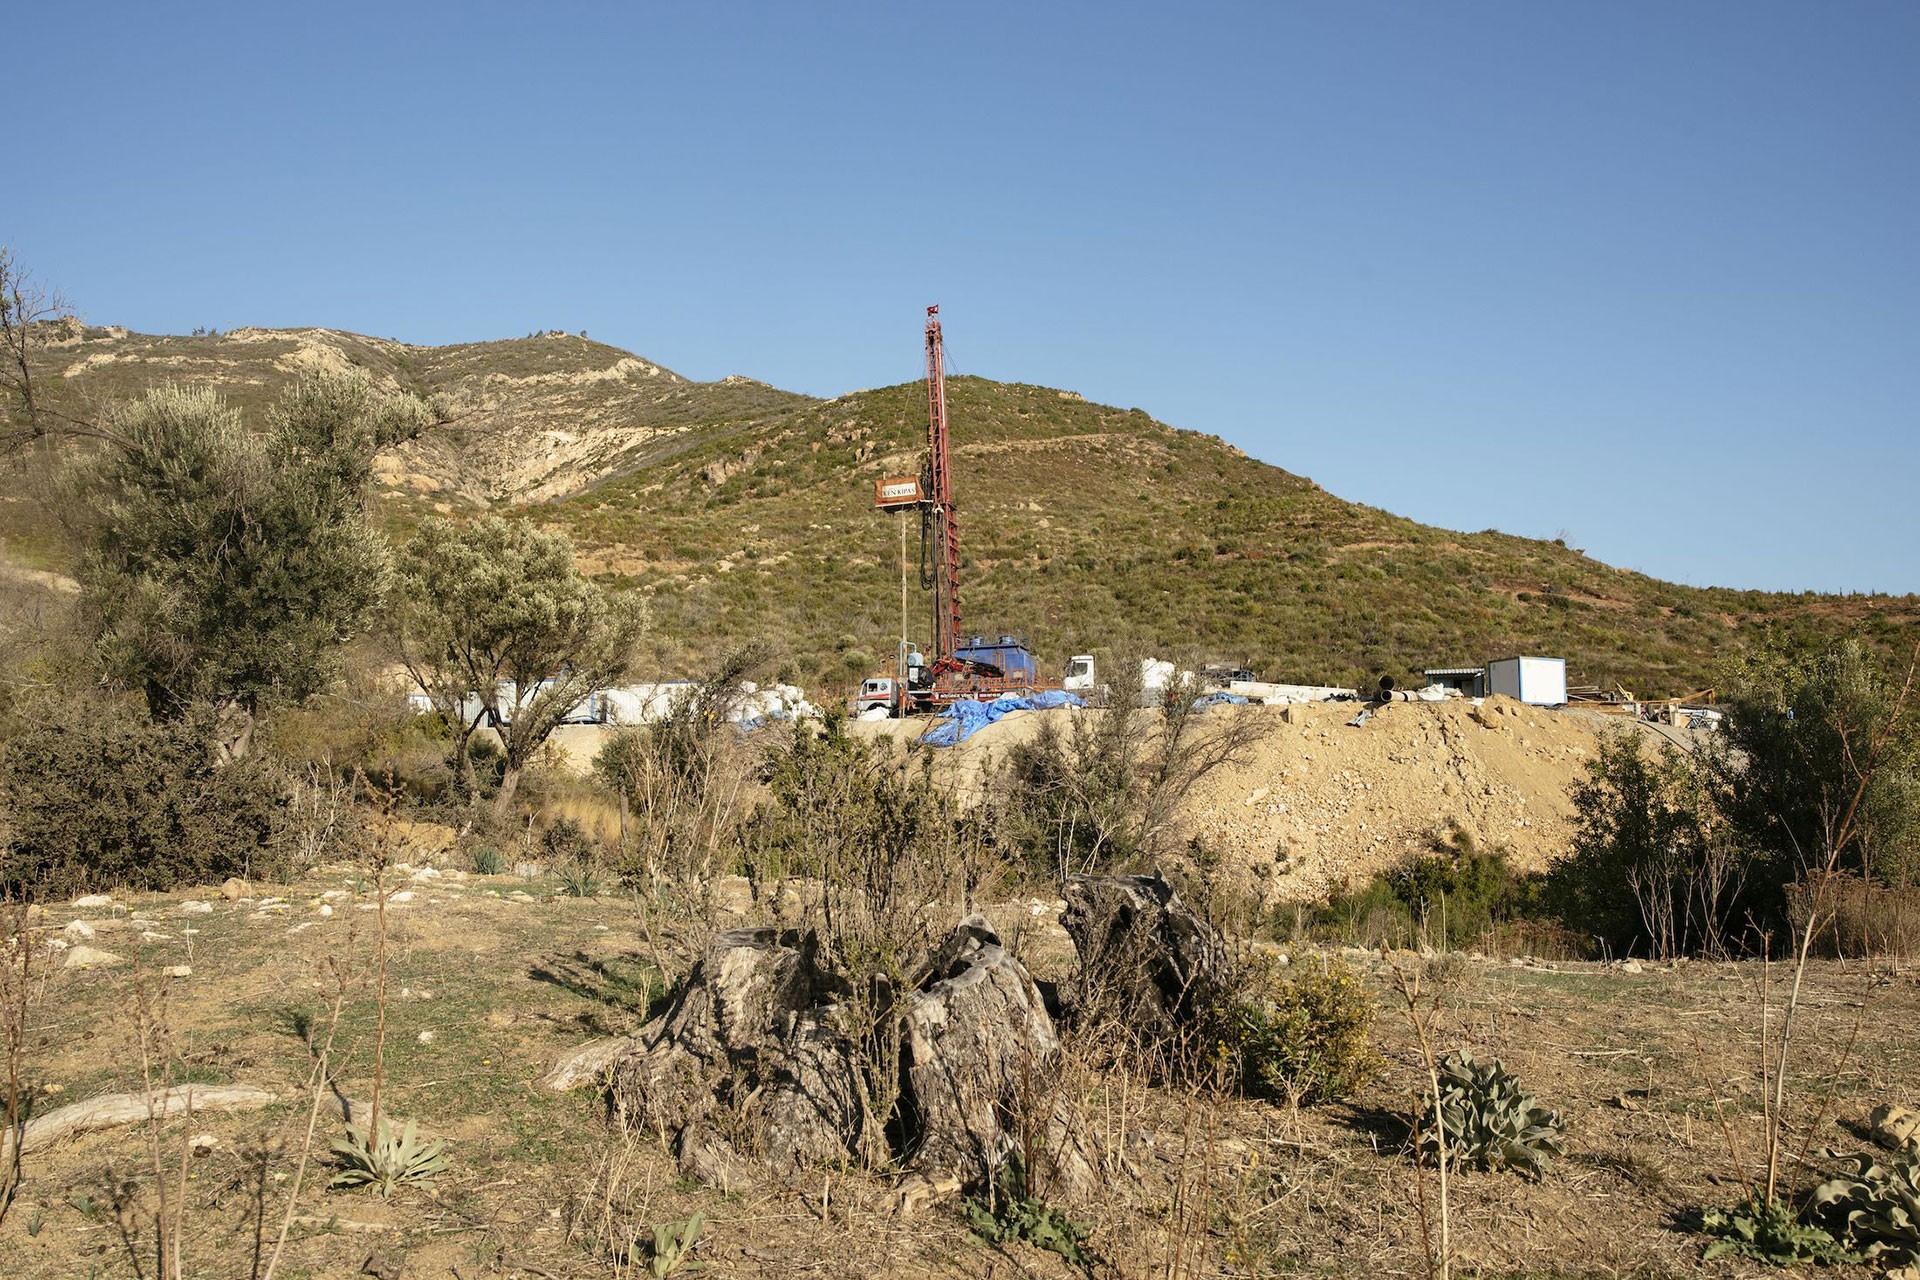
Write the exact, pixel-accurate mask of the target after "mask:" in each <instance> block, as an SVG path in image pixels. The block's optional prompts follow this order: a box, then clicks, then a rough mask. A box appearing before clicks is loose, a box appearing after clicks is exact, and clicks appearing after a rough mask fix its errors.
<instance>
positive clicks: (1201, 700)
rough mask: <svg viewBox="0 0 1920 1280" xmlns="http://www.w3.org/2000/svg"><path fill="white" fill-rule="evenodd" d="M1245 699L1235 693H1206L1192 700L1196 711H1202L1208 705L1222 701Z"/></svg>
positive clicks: (1237, 701) (1211, 705) (1241, 701)
mask: <svg viewBox="0 0 1920 1280" xmlns="http://www.w3.org/2000/svg"><path fill="white" fill-rule="evenodd" d="M1247 701H1248V699H1246V698H1243V697H1241V696H1240V695H1239V694H1237V693H1207V694H1202V695H1201V696H1200V697H1198V698H1195V699H1194V700H1193V707H1194V710H1196V711H1204V710H1206V709H1207V708H1208V707H1215V706H1218V705H1220V704H1221V703H1223V702H1234V703H1244V702H1247Z"/></svg>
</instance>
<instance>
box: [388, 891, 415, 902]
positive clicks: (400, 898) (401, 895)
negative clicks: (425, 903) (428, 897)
mask: <svg viewBox="0 0 1920 1280" xmlns="http://www.w3.org/2000/svg"><path fill="white" fill-rule="evenodd" d="M414 896H415V895H414V892H413V890H411V889H402V890H401V891H400V892H398V893H396V894H392V895H390V896H389V897H388V898H387V901H388V902H412V901H413V899H414Z"/></svg>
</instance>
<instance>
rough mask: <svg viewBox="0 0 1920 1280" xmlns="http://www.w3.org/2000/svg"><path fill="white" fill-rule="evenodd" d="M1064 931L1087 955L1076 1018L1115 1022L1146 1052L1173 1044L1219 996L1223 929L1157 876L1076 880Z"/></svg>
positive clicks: (1076, 997) (1070, 881)
mask: <svg viewBox="0 0 1920 1280" xmlns="http://www.w3.org/2000/svg"><path fill="white" fill-rule="evenodd" d="M1065 896H1066V900H1067V909H1066V911H1065V913H1064V914H1062V916H1061V917H1060V923H1061V925H1062V926H1063V927H1064V928H1065V929H1066V931H1067V934H1068V936H1069V937H1071V938H1072V939H1073V945H1074V949H1075V950H1077V951H1078V952H1079V953H1080V974H1079V977H1078V978H1077V979H1076V981H1075V984H1074V990H1073V993H1072V999H1073V1007H1074V1012H1075V1013H1076V1014H1077V1015H1079V1016H1082V1017H1089V1018H1111V1019H1114V1020H1116V1021H1117V1022H1119V1023H1120V1024H1121V1025H1122V1026H1123V1027H1124V1028H1125V1029H1126V1030H1127V1032H1128V1033H1129V1034H1130V1035H1131V1036H1133V1037H1134V1038H1135V1039H1136V1040H1137V1041H1138V1042H1139V1043H1141V1044H1142V1045H1156V1044H1166V1043H1168V1042H1169V1041H1171V1040H1172V1039H1174V1038H1175V1037H1177V1036H1178V1035H1179V1034H1180V1032H1181V1031H1182V1030H1183V1029H1184V1028H1186V1027H1188V1026H1190V1025H1191V1024H1192V1022H1193V1020H1194V1017H1195V1015H1196V1014H1197V1013H1198V1012H1199V1010H1200V1009H1201V1008H1203V1007H1204V1006H1205V1004H1206V1003H1207V1002H1208V1001H1210V1000H1211V999H1212V997H1213V996H1214V995H1215V994H1216V990H1217V985H1218V983H1219V981H1220V980H1221V978H1222V977H1223V976H1224V972H1225V969H1226V959H1227V949H1226V943H1225V942H1224V941H1223V940H1222V939H1221V937H1220V932H1219V930H1217V929H1215V928H1214V927H1213V926H1212V925H1210V924H1208V923H1207V922H1206V921H1205V920H1202V919H1201V918H1200V917H1199V916H1197V915H1195V914H1194V913H1193V912H1192V911H1191V910H1190V909H1189V908H1188V907H1187V905H1186V904H1185V903H1183V902H1181V901H1180V896H1179V895H1178V894H1176V893H1175V892H1174V891H1173V886H1171V885H1169V884H1168V883H1167V882H1166V881H1165V880H1163V879H1161V878H1160V877H1159V876H1158V875H1152V876H1071V877H1069V878H1068V880H1067V885H1066V892H1065Z"/></svg>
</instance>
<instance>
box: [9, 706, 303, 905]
mask: <svg viewBox="0 0 1920 1280" xmlns="http://www.w3.org/2000/svg"><path fill="white" fill-rule="evenodd" d="M0 802H3V803H4V805H5V808H6V813H7V818H8V822H9V825H10V826H11V828H12V840H11V843H10V847H9V848H8V849H7V850H6V851H5V853H4V854H0V886H4V887H5V888H6V889H7V890H9V891H11V892H14V893H25V894H31V895H35V896H49V897H51V896H66V895H69V894H74V893H83V892H89V891H93V890H98V889H107V888H120V887H124V888H129V889H170V888H173V887H174V886H175V885H182V884H210V883H218V882H219V881H221V880H225V879H226V878H227V877H229V876H241V877H245V878H255V877H272V876H275V875H278V874H281V873H282V872H283V870H284V856H283V852H282V842H281V841H280V840H279V839H278V834H279V833H280V832H281V830H282V829H283V825H284V823H285V820H286V817H287V806H286V796H285V791H284V788H283V787H282V785H281V779H280V777H279V775H278V773H277V772H276V770H275V768H274V767H273V765H272V764H271V763H270V762H268V761H266V760H262V759H258V758H243V759H240V760H235V761H230V762H227V763H224V764H223V763H217V762H216V760H215V758H214V752H213V750H212V748H211V747H210V746H209V735H208V732H207V727H206V726H205V725H203V724H200V723H199V722H198V721H196V720H176V721H166V722H163V723H159V724H148V723H144V722H141V721H137V720H133V719H131V718H128V717H127V716H126V714H125V713H124V711H121V710H119V709H115V708H109V707H99V708H89V709H83V711H82V712H80V713H78V714H75V715H74V716H73V717H72V718H71V719H70V720H48V721H45V722H42V723H39V724H35V725H32V726H31V727H29V728H27V729H25V730H23V731H21V732H20V733H18V734H17V735H15V736H14V737H13V739H12V740H10V741H9V742H8V743H7V744H6V748H5V754H4V757H0Z"/></svg>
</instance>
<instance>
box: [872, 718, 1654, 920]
mask: <svg viewBox="0 0 1920 1280" xmlns="http://www.w3.org/2000/svg"><path fill="white" fill-rule="evenodd" d="M1359 711H1360V708H1359V706H1358V705H1357V704H1355V703H1313V704H1304V705H1297V706H1292V707H1267V706H1225V707H1216V708H1214V709H1213V710H1212V711H1209V712H1208V713H1207V723H1208V725H1209V726H1211V725H1213V724H1216V723H1220V724H1224V723H1226V722H1228V721H1229V720H1248V719H1250V720H1252V721H1254V722H1255V724H1256V725H1257V726H1258V732H1257V734H1256V735H1255V737H1254V741H1253V743H1252V746H1251V748H1250V749H1249V750H1248V751H1247V752H1246V753H1245V754H1244V756H1243V757H1242V758H1241V759H1239V760H1237V761H1235V762H1234V763H1232V764H1229V765H1226V766H1224V767H1222V768H1221V769H1219V770H1217V771H1216V772H1215V773H1213V774H1211V775H1210V776H1208V777H1207V778H1205V779H1203V780H1202V782H1201V783H1200V785H1199V786H1198V787H1196V788H1195V789H1194V792H1193V794H1192V795H1191V796H1189V798H1188V801H1187V804H1186V805H1185V807H1184V809H1183V811H1182V813H1181V815H1180V826H1181V835H1182V837H1183V838H1188V839H1199V840H1201V841H1204V842H1205V844H1206V845H1207V847H1208V848H1209V849H1210V850H1212V851H1213V852H1214V853H1216V854H1218V855H1220V856H1221V858H1222V865H1223V867H1224V868H1225V870H1226V873H1227V874H1228V875H1230V876H1232V877H1233V878H1234V879H1235V880H1236V881H1238V882H1239V883H1241V884H1242V885H1243V886H1244V887H1245V888H1247V889H1248V890H1249V891H1250V892H1252V893H1255V894H1257V895H1258V896H1260V897H1261V898H1262V899H1264V900H1265V901H1266V902H1268V903H1269V904H1271V903H1277V902H1286V901H1312V900H1318V899H1321V898H1324V897H1325V896H1326V895H1327V894H1328V893H1329V892H1332V891H1337V890H1340V889H1343V888H1350V887H1357V886H1359V885H1362V884H1364V883H1365V882H1366V881H1367V880H1368V879H1370V878H1371V877H1372V876H1373V875H1375V874H1376V873H1378V872H1380V871H1384V870H1387V869H1388V868H1390V867H1392V866H1394V865H1396V864H1398V863H1399V862H1401V861H1403V860H1405V859H1406V858H1408V857H1409V856H1411V855H1414V854H1417V853H1423V852H1428V851H1430V850H1431V849H1432V842H1433V839H1434V837H1435V836H1436V835H1443V834H1445V833H1447V832H1448V830H1449V828H1450V827H1451V826H1457V827H1458V828H1459V829H1460V830H1461V831H1463V832H1465V833H1466V834H1467V835H1468V836H1470V837H1471V838H1472V840H1473V841H1474V843H1475V844H1476V845H1477V846H1478V847H1480V848H1483V849H1500V850H1504V851H1505V853H1506V855H1507V857H1508V860H1509V862H1510V863H1511V865H1513V866H1514V867H1515V868H1516V869H1519V870H1524V871H1534V870H1540V869H1542V868H1544V867H1546V866H1548V865H1549V864H1550V863H1552V862H1553V861H1554V860H1556V859H1557V858H1559V857H1560V856H1562V855H1563V854H1564V853H1565V852H1566V851H1567V847H1568V842H1569V840H1570V839H1571V837H1572V829H1573V810H1572V806H1571V804H1570V803H1569V801H1568V792H1569V790H1570V789H1571V788H1572V786H1573V784H1574V782H1575V781H1576V780H1577V779H1578V778H1579V777H1580V776H1581V774H1582V773H1583V772H1584V770H1585V768H1586V765H1587V763H1588V761H1590V760H1592V759H1593V757H1594V754H1595V750H1596V742H1597V739H1598V736H1599V735H1600V734H1601V733H1604V732H1606V731H1607V729H1608V727H1609V726H1610V725H1615V724H1618V723H1620V722H1619V721H1613V720H1608V719H1606V718H1603V717H1597V716H1586V715H1581V714H1579V713H1570V712H1564V711H1550V710H1547V709H1544V708H1540V707H1530V706H1525V705H1523V704H1521V703H1518V702H1514V701H1512V700H1510V699H1507V698H1489V699H1487V700H1486V701H1485V703H1484V704H1483V705H1481V706H1478V707H1476V706H1474V705H1472V704H1471V703H1470V702H1466V701H1453V702H1445V703H1419V702H1397V703H1391V704H1389V705H1387V706H1386V707H1384V708H1378V709H1375V710H1374V711H1373V712H1371V713H1370V714H1369V715H1368V717H1367V719H1366V722H1365V723H1364V724H1361V725H1359V726H1354V725H1352V724H1350V723H1349V722H1350V721H1352V720H1353V719H1354V718H1355V717H1356V716H1357V715H1358V713H1359ZM1067 714H1075V713H1069V712H1038V713H1015V714H1013V715H1011V716H1008V717H1007V718H1006V719H1005V720H1002V721H1000V722H999V723H997V724H993V725H989V726H988V727H987V728H985V729H983V730H981V731H980V732H979V733H977V734H975V735H974V737H973V738H971V739H970V740H969V741H967V742H966V743H965V744H963V745H962V746H960V747H958V748H955V749H953V750H952V751H950V752H944V753H943V756H945V757H946V758H945V759H944V760H943V762H942V763H943V765H944V767H945V770H946V776H947V778H948V780H949V781H950V783H951V785H954V786H956V787H958V788H960V789H961V790H962V791H963V793H964V792H967V791H974V790H977V789H978V788H980V787H981V786H982V785H984V774H985V772H986V771H987V770H988V769H989V768H990V767H991V764H992V761H993V760H994V759H995V758H996V757H998V756H1000V755H1002V754H1004V752H1005V751H1006V750H1007V749H1008V748H1009V747H1011V746H1012V745H1013V744H1014V743H1016V742H1019V741H1023V740H1025V739H1027V738H1030V737H1031V736H1032V735H1033V734H1034V733H1036V732H1037V731H1038V729H1039V726H1040V723H1041V719H1042V717H1043V716H1049V715H1053V716H1059V715H1067ZM919 727H920V726H919V725H918V724H916V723H914V722H907V724H906V725H905V726H902V725H901V724H900V722H889V723H883V724H880V725H875V726H867V725H862V726H860V729H861V730H862V731H863V732H866V733H870V734H873V735H876V736H880V735H885V736H894V737H900V736H905V735H907V734H908V733H909V732H912V731H917V730H918V728H919Z"/></svg>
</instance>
